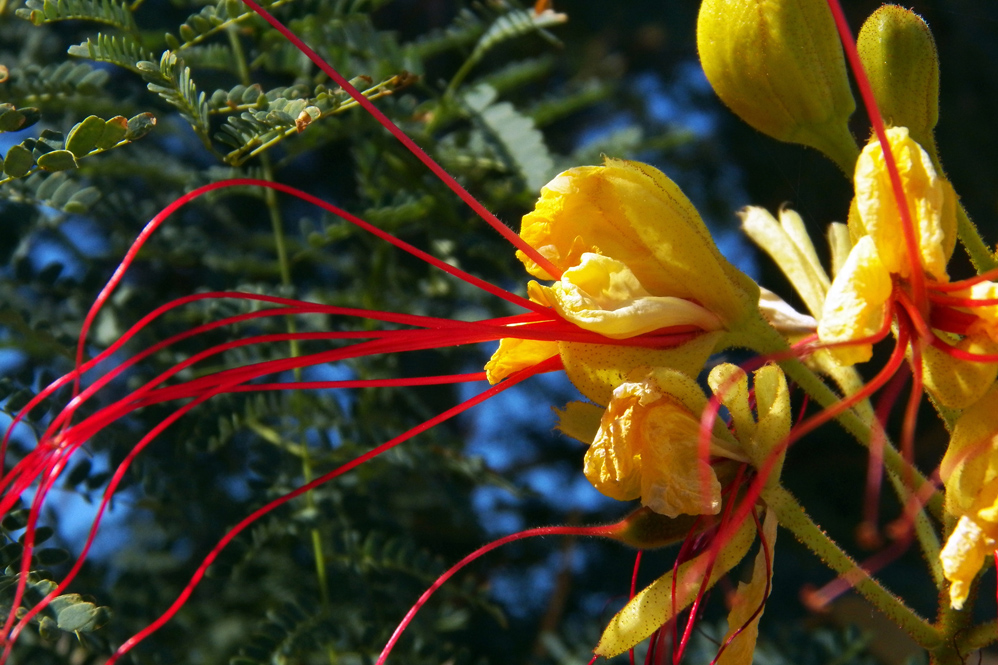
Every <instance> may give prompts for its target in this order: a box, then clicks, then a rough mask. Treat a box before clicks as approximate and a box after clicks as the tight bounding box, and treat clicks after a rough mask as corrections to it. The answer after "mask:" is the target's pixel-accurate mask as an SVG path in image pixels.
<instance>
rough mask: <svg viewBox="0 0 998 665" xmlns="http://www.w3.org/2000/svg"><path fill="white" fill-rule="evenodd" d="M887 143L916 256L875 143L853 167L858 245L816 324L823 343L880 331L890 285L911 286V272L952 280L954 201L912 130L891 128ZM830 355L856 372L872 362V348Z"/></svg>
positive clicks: (852, 226) (853, 230)
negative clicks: (948, 268) (908, 216)
mask: <svg viewBox="0 0 998 665" xmlns="http://www.w3.org/2000/svg"><path fill="white" fill-rule="evenodd" d="M887 138H888V142H889V143H890V145H891V153H892V154H893V156H894V160H895V161H896V162H897V167H898V171H899V173H900V176H901V182H902V185H903V187H904V191H905V197H906V198H905V205H907V206H908V209H909V211H910V212H911V217H912V223H913V225H914V231H915V239H916V243H917V247H918V256H917V257H914V258H915V260H912V258H911V257H909V256H908V250H907V249H906V246H905V241H904V230H903V228H902V226H901V216H900V214H899V212H898V206H897V202H896V201H895V199H894V191H893V189H892V187H891V182H890V177H889V175H888V173H887V167H886V162H885V160H884V151H883V148H882V147H881V146H880V143H879V141H877V140H876V138H874V139H872V140H871V141H870V143H869V144H868V145H867V146H866V148H865V149H864V150H863V152H862V154H861V155H860V158H859V160H857V162H856V175H855V179H854V182H855V189H856V198H855V199H854V201H853V205H852V209H851V210H850V214H849V231H850V234H851V235H852V237H853V239H854V241H855V244H854V246H853V248H852V251H851V252H850V254H849V258H848V259H847V260H846V262H845V264H844V265H843V267H842V269H841V270H840V271H839V272H838V274H837V275H836V276H835V279H834V280H833V282H832V286H831V288H830V289H829V291H828V295H827V296H826V298H825V304H824V308H823V310H822V315H821V320H820V322H819V324H818V337H819V339H820V340H821V341H822V342H826V343H833V342H853V341H857V342H858V340H861V339H864V338H866V337H869V336H870V335H871V334H873V333H874V332H875V331H876V330H877V329H879V328H880V324H881V323H882V317H883V306H884V303H886V301H887V300H888V298H889V296H890V288H891V285H892V283H893V280H894V279H895V278H897V279H899V280H905V279H907V278H909V277H910V276H911V274H912V270H913V269H914V270H920V271H922V272H924V273H925V274H926V275H928V276H929V277H930V278H932V279H934V280H935V281H936V282H947V281H948V280H949V277H948V275H947V273H946V263H947V262H948V261H949V257H950V256H951V255H952V253H953V248H954V246H955V244H956V194H955V193H954V192H953V188H952V186H951V185H950V184H949V182H948V181H947V180H946V179H945V178H944V177H942V176H941V175H939V174H938V173H936V170H935V168H934V167H933V165H932V160H931V159H930V157H929V155H928V154H927V153H926V152H925V151H924V150H923V149H922V148H921V147H920V146H919V145H918V144H917V143H916V142H915V141H914V140H912V139H911V137H909V136H908V130H907V129H905V128H904V127H892V128H890V129H888V130H887ZM878 319H879V320H878ZM832 352H833V354H834V355H835V356H836V357H837V358H838V359H839V360H840V361H841V362H843V363H844V364H849V365H851V364H855V363H857V362H865V361H866V360H869V359H870V356H871V354H872V345H871V344H869V343H857V344H855V345H851V346H848V347H839V348H836V349H833V350H832Z"/></svg>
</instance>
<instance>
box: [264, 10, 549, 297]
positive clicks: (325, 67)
mask: <svg viewBox="0 0 998 665" xmlns="http://www.w3.org/2000/svg"><path fill="white" fill-rule="evenodd" d="M246 4H247V5H248V6H249V7H250V8H251V9H252V10H253V11H255V12H256V13H257V14H259V15H260V17H261V18H263V20H265V21H266V22H267V23H269V24H270V25H271V27H273V28H274V29H275V30H277V31H278V32H279V33H281V34H282V35H283V36H284V38H285V39H287V40H288V41H289V42H291V43H292V44H293V45H294V46H295V47H296V48H297V49H298V50H299V51H301V52H302V53H304V54H305V55H306V56H308V59H309V60H311V61H312V62H313V63H315V66H316V67H318V68H319V69H321V70H322V71H323V72H324V73H325V74H326V75H327V76H329V78H331V79H333V80H334V81H336V84H337V85H338V86H340V87H341V88H343V90H344V92H346V93H347V94H348V95H350V96H351V97H352V98H353V100H354V101H355V102H357V104H359V105H360V106H361V107H362V108H363V109H364V110H365V111H367V112H368V113H369V114H370V115H371V116H372V117H373V118H374V119H375V120H377V121H378V123H379V124H380V125H381V126H382V127H384V128H385V129H387V130H388V131H389V132H390V133H391V134H392V136H394V137H395V138H397V139H398V140H399V141H400V142H401V143H402V145H404V146H405V147H406V148H407V149H408V150H409V152H411V153H412V154H413V155H415V157H416V158H417V159H418V160H419V161H421V162H423V164H425V165H426V167H427V168H429V169H430V171H432V172H433V175H435V176H437V177H438V178H440V180H441V182H443V183H444V184H445V185H447V187H448V188H449V189H450V190H451V191H452V192H454V193H455V194H457V195H458V197H460V199H461V200H462V201H464V202H465V203H466V204H468V207H470V208H471V209H472V210H474V211H475V213H476V214H477V215H478V216H479V217H481V218H482V219H483V220H484V221H485V223H486V224H488V225H489V226H491V227H492V228H493V229H495V230H496V231H498V232H499V234H500V235H502V237H503V238H505V239H506V240H508V241H509V242H510V244H512V245H513V246H514V247H516V248H517V249H518V250H520V251H521V252H523V253H524V254H526V255H527V256H529V257H530V259H531V260H532V261H534V263H536V264H537V265H539V266H540V267H541V268H543V269H544V270H545V271H546V272H547V273H548V274H549V275H551V276H552V277H553V278H554V279H561V270H559V269H558V268H557V267H556V266H555V265H554V264H553V263H551V261H550V260H549V259H547V258H546V257H545V256H543V255H542V254H541V253H540V252H538V251H537V250H536V249H534V248H533V247H531V246H530V245H528V244H527V243H526V242H524V240H523V239H522V238H520V236H518V235H517V234H516V233H515V232H514V231H513V230H512V229H510V228H509V227H508V226H506V225H505V224H503V222H502V221H500V220H499V218H498V217H496V216H495V215H493V214H492V213H491V212H489V210H488V209H487V208H486V207H485V206H484V205H482V204H481V203H480V202H479V201H478V199H476V198H475V197H474V196H472V195H471V194H469V193H468V191H467V190H466V189H465V188H464V187H462V186H461V185H460V184H458V182H457V180H455V179H454V178H453V177H452V176H451V175H450V174H449V173H447V171H445V170H444V168H443V167H442V166H440V165H439V164H437V163H436V162H435V161H434V160H433V158H432V157H430V156H429V155H428V154H426V152H424V151H423V149H422V148H420V147H419V146H418V145H416V142H415V141H413V140H412V139H411V138H409V137H408V136H407V135H406V134H405V132H403V131H402V130H401V129H399V128H398V127H396V126H395V123H393V122H392V121H391V120H389V119H388V116H386V115H385V114H384V113H382V112H381V110H380V109H378V107H377V106H375V105H374V104H373V103H372V102H371V100H369V99H368V98H367V97H365V96H364V95H362V94H361V93H360V92H359V91H358V90H357V89H356V88H355V87H353V86H352V85H350V82H349V81H347V80H346V79H345V78H343V76H341V75H340V73H339V72H337V71H336V70H335V69H333V68H332V67H331V66H330V65H329V63H328V62H326V61H325V60H323V59H322V57H321V56H320V55H319V54H318V53H316V52H315V51H313V50H312V49H311V48H309V47H308V45H306V44H305V42H303V41H302V40H301V39H299V38H298V36H297V35H295V34H294V33H293V32H291V31H290V30H288V29H287V28H286V27H285V26H284V24H282V23H281V22H280V21H278V20H277V19H276V18H274V17H273V16H272V15H271V14H270V13H269V12H268V11H267V10H265V9H264V8H263V7H261V6H260V5H259V4H257V3H256V2H254V1H253V0H246Z"/></svg>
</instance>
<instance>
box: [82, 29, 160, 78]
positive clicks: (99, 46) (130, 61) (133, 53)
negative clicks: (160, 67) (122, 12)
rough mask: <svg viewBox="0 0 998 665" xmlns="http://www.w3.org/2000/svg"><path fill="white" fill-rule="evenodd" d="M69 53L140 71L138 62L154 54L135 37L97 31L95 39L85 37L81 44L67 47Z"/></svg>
mask: <svg viewBox="0 0 998 665" xmlns="http://www.w3.org/2000/svg"><path fill="white" fill-rule="evenodd" d="M68 53H69V55H73V56H76V57H78V58H87V59H88V60H93V61H94V62H107V63H110V64H112V65H117V66H119V67H124V68H125V69H128V70H130V71H133V72H135V73H141V72H140V70H139V66H138V63H140V62H142V61H148V60H152V59H153V58H154V57H155V56H154V55H153V54H152V52H151V51H147V50H146V49H145V48H143V47H142V45H141V44H139V43H138V42H137V41H136V40H135V39H133V38H132V37H129V36H127V35H104V34H101V33H97V37H96V38H95V39H90V38H87V41H85V42H83V43H82V44H74V45H73V46H70V47H69V51H68Z"/></svg>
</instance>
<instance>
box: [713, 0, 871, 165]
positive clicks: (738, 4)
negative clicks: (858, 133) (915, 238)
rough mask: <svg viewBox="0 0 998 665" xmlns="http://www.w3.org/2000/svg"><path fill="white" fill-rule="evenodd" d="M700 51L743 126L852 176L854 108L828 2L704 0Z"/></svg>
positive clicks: (716, 85) (721, 94) (716, 86)
mask: <svg viewBox="0 0 998 665" xmlns="http://www.w3.org/2000/svg"><path fill="white" fill-rule="evenodd" d="M697 48H698V49H699V51H700V63H701V65H703V69H704V72H705V73H706V74H707V79H708V80H709V81H710V84H711V85H712V86H713V87H714V91H715V92H716V93H717V95H718V96H719V97H720V98H721V100H722V101H723V102H724V103H725V104H727V105H728V106H729V107H730V108H731V110H732V111H734V112H735V113H736V114H738V115H739V116H740V117H741V118H742V120H744V121H745V122H747V123H748V124H750V125H752V126H753V127H754V128H756V129H758V130H759V131H761V132H763V133H765V134H768V135H769V136H772V137H773V138H775V139H778V140H780V141H786V142H790V143H801V144H803V145H807V146H810V147H812V148H817V149H818V150H820V151H822V152H823V153H825V154H826V155H828V156H829V157H830V158H831V159H832V161H834V162H835V163H836V164H838V165H839V167H840V168H842V169H843V170H844V171H845V172H847V173H851V172H852V165H853V163H854V162H855V160H856V156H857V154H858V152H859V151H858V149H857V147H856V142H855V140H854V139H853V137H852V134H850V132H849V116H850V115H852V112H853V111H854V110H855V108H856V102H855V100H854V99H853V96H852V91H851V89H850V87H849V79H848V76H847V74H846V63H845V58H844V57H843V54H842V46H841V44H840V43H839V37H838V33H837V31H836V29H835V22H834V19H833V18H832V14H831V10H829V8H828V5H827V4H826V2H825V0H704V2H703V4H701V5H700V16H699V18H698V20H697Z"/></svg>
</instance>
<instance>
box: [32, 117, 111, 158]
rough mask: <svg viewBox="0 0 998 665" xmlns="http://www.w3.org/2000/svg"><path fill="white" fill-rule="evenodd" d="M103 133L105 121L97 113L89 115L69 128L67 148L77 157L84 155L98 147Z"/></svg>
mask: <svg viewBox="0 0 998 665" xmlns="http://www.w3.org/2000/svg"><path fill="white" fill-rule="evenodd" d="M103 135H104V121H103V120H102V119H100V118H98V117H97V116H95V115H91V116H88V117H87V118H84V119H83V121H82V122H78V123H76V125H74V126H73V128H72V129H71V130H69V134H68V135H67V136H66V150H68V151H69V152H71V153H73V155H74V156H76V157H83V156H84V155H86V154H88V153H89V152H90V151H91V150H93V149H94V148H96V147H97V142H98V141H100V139H101V137H102V136H103ZM50 154H51V153H50ZM42 168H44V167H42Z"/></svg>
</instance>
